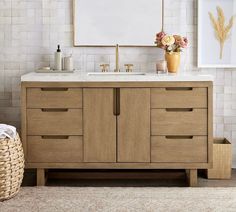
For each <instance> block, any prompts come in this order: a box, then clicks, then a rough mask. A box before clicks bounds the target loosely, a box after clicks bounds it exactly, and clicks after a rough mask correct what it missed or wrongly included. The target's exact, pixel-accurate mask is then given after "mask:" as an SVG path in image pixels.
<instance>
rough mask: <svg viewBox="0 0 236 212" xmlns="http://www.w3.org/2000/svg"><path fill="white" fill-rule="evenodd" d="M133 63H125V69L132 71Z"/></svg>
mask: <svg viewBox="0 0 236 212" xmlns="http://www.w3.org/2000/svg"><path fill="white" fill-rule="evenodd" d="M133 67H134V65H133V64H125V70H126V72H132V71H133Z"/></svg>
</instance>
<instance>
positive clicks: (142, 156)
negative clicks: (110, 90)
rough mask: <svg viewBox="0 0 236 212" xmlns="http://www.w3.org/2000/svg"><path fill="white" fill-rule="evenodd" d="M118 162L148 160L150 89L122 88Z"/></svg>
mask: <svg viewBox="0 0 236 212" xmlns="http://www.w3.org/2000/svg"><path fill="white" fill-rule="evenodd" d="M117 132H118V140H117V145H118V162H150V89H148V88H147V89H145V88H140V89H138V88H135V89H134V88H130V89H129V88H122V89H121V90H120V115H119V116H118V127H117Z"/></svg>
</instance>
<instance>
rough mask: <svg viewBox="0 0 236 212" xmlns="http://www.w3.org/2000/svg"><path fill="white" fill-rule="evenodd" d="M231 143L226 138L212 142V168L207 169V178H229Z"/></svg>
mask: <svg viewBox="0 0 236 212" xmlns="http://www.w3.org/2000/svg"><path fill="white" fill-rule="evenodd" d="M231 170H232V145H231V143H230V142H229V141H228V140H226V139H217V140H215V141H214V144H213V168H212V169H208V170H207V177H208V179H231Z"/></svg>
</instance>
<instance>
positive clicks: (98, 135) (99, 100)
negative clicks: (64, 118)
mask: <svg viewBox="0 0 236 212" xmlns="http://www.w3.org/2000/svg"><path fill="white" fill-rule="evenodd" d="M83 100H84V105H83V106H84V108H83V113H84V161H85V162H116V116H114V114H113V112H114V111H113V103H114V102H113V101H114V99H113V89H112V88H108V89H100V88H94V89H84V90H83Z"/></svg>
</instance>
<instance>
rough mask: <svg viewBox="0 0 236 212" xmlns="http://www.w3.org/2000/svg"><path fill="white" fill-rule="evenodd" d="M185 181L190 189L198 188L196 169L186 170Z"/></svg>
mask: <svg viewBox="0 0 236 212" xmlns="http://www.w3.org/2000/svg"><path fill="white" fill-rule="evenodd" d="M186 175H187V181H188V185H189V186H190V187H197V186H198V173H197V169H189V170H186Z"/></svg>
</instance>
